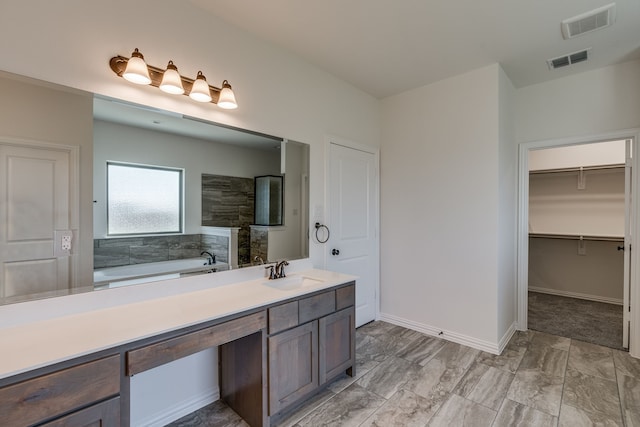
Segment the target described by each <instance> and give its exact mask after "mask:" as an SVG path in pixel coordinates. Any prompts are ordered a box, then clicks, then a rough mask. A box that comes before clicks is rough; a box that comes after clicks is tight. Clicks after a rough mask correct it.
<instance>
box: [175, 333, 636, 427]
mask: <svg viewBox="0 0 640 427" xmlns="http://www.w3.org/2000/svg"><path fill="white" fill-rule="evenodd" d="M225 408H226V407H225V405H224V404H222V403H221V402H217V403H214V404H213V405H210V406H207V407H205V408H203V409H201V410H199V411H196V412H194V413H192V414H190V415H188V416H186V417H184V418H182V419H180V420H178V421H176V422H175V423H173V424H171V426H173V427H177V426H191V427H202V426H211V425H216V426H218V425H220V426H222V425H237V426H244V425H246V424H244V423H243V422H242V421H239V420H237V418H234V417H233V415H232V414H231V415H227V416H228V417H229V418H227V416H220V415H219V414H221V413H223V412H222V411H225V410H226V411H228V408H226V409H225ZM212 412H215V413H216V414H218V415H217V416H216V417H214V416H213V415H212ZM213 421H215V422H213ZM639 422H640V360H638V359H634V358H632V357H630V356H629V355H628V353H626V352H623V351H619V350H614V349H610V348H608V347H601V346H597V345H593V344H588V343H585V342H582V341H577V340H572V339H568V338H563V337H558V336H555V335H549V334H544V333H541V332H534V331H527V332H517V333H516V334H515V335H514V336H513V338H512V339H511V341H510V342H509V344H508V346H507V349H505V351H504V352H503V354H502V355H500V356H496V355H492V354H488V353H484V352H479V351H477V350H473V349H471V348H468V347H465V346H461V345H459V344H455V343H450V342H447V341H444V340H442V339H439V338H436V337H431V336H426V335H423V334H420V333H417V332H414V331H410V330H408V329H404V328H402V327H400V326H395V325H392V324H389V323H385V322H380V321H376V322H373V323H370V324H367V325H364V326H362V327H361V328H359V329H358V330H357V331H356V377H355V378H350V377H347V376H343V377H340V378H339V379H338V380H337V381H335V382H333V383H332V384H330V385H329V386H328V388H327V389H326V390H325V391H324V392H323V393H321V394H320V395H318V396H316V397H315V398H313V399H311V400H310V401H308V402H307V403H305V404H304V405H303V406H302V407H300V408H298V409H297V410H295V412H293V413H291V414H290V415H289V416H288V417H287V418H285V419H283V420H282V421H281V422H280V423H279V424H278V425H279V426H282V427H290V426H309V425H314V426H319V425H322V426H360V427H364V426H385V427H395V426H397V427H407V426H431V427H434V426H436V427H439V426H463V425H465V426H466V425H470V426H493V427H511V426H531V427H534V426H535V427H538V426H540V427H546V426H548V427H565V426H571V427H576V426H591V425H593V426H627V427H631V426H636V425H640V424H638V423H639Z"/></svg>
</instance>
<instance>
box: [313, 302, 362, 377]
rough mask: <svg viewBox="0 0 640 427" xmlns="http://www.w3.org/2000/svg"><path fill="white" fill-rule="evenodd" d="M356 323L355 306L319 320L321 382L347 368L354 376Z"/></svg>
mask: <svg viewBox="0 0 640 427" xmlns="http://www.w3.org/2000/svg"><path fill="white" fill-rule="evenodd" d="M355 324H356V318H355V308H354V307H349V308H346V309H344V310H341V311H338V312H337V313H333V314H330V315H329V316H326V317H323V318H321V319H320V320H319V324H318V328H319V331H318V332H319V336H318V339H319V343H320V360H319V363H320V384H324V383H325V382H327V381H329V380H330V379H332V378H334V377H336V376H337V375H339V374H340V373H341V372H343V371H345V370H348V371H347V373H348V374H349V375H351V376H353V374H354V372H353V369H354V367H355V361H356V343H355V341H356V339H355V338H356V337H355Z"/></svg>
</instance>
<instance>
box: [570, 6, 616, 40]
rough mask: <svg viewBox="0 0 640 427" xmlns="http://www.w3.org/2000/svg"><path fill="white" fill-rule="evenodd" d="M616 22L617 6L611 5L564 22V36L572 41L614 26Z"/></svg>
mask: <svg viewBox="0 0 640 427" xmlns="http://www.w3.org/2000/svg"><path fill="white" fill-rule="evenodd" d="M615 21H616V4H615V3H611V4H608V5H606V6H602V7H599V8H597V9H594V10H592V11H590V12H586V13H582V14H580V15H577V16H574V17H573V18H569V19H565V20H564V21H562V36H563V37H564V38H565V39H570V38H573V37H576V36H579V35H581V34H585V33H590V32H591V31H595V30H599V29H600V28H604V27H608V26H609V25H613V23H614V22H615Z"/></svg>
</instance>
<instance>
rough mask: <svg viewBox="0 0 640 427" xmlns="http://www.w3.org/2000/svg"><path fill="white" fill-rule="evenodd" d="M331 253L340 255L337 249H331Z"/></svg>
mask: <svg viewBox="0 0 640 427" xmlns="http://www.w3.org/2000/svg"><path fill="white" fill-rule="evenodd" d="M331 255H334V256H335V255H340V251H339V250H338V249H331Z"/></svg>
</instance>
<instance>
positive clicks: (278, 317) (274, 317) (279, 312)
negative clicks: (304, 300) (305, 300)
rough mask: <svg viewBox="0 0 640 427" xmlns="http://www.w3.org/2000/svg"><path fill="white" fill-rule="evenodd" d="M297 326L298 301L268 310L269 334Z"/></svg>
mask: <svg viewBox="0 0 640 427" xmlns="http://www.w3.org/2000/svg"><path fill="white" fill-rule="evenodd" d="M294 326H298V301H291V302H288V303H285V304H281V305H279V306H277V307H273V308H270V309H269V333H270V334H275V333H276V332H280V331H284V330H285V329H289V328H293V327H294Z"/></svg>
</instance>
